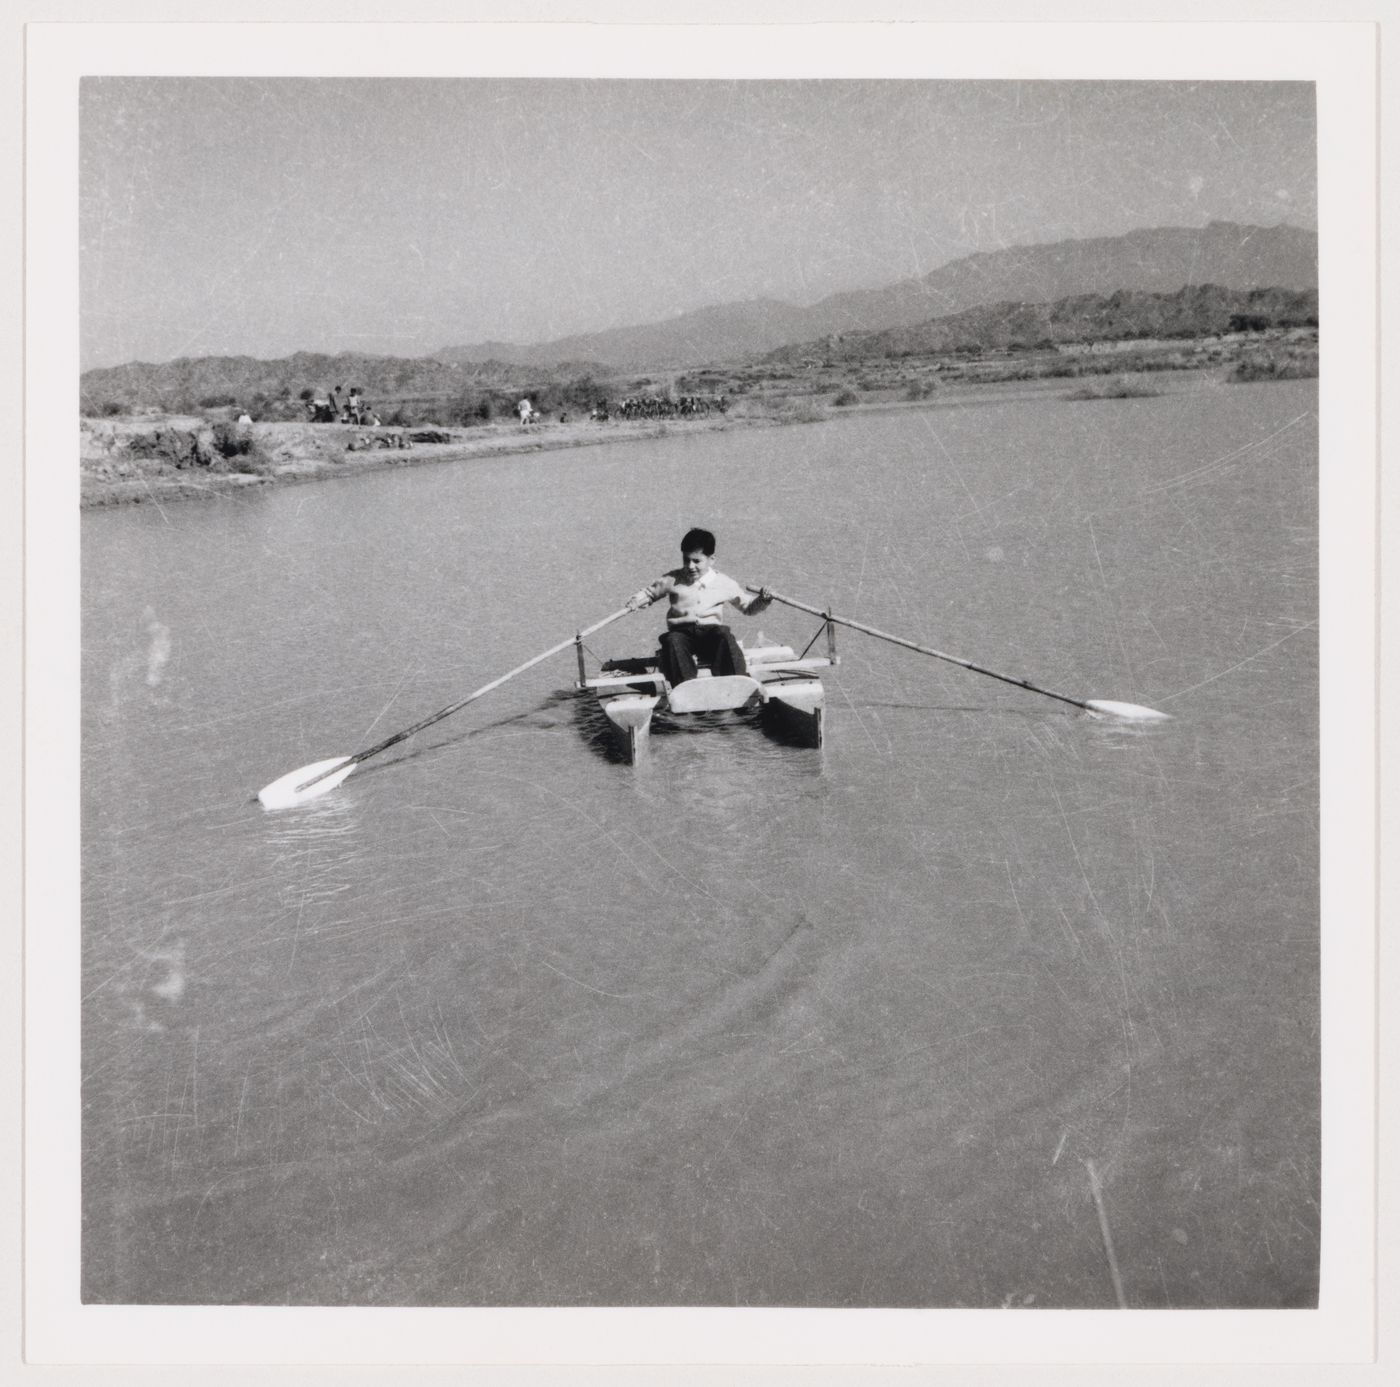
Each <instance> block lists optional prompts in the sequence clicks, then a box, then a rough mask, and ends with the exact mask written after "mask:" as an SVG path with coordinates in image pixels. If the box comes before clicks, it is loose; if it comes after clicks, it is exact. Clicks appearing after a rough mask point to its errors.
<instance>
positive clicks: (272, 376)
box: [80, 222, 1317, 414]
mask: <svg viewBox="0 0 1400 1387" xmlns="http://www.w3.org/2000/svg"><path fill="white" fill-rule="evenodd" d="M1208 285H1219V286H1223V288H1224V289H1228V290H1231V291H1248V290H1253V289H1264V288H1267V289H1282V290H1291V291H1307V290H1312V291H1314V300H1313V301H1314V305H1315V303H1316V295H1315V291H1316V289H1317V235H1316V233H1315V232H1311V231H1303V230H1300V229H1299V228H1297V227H1291V226H1274V227H1259V226H1238V225H1236V224H1234V223H1232V222H1212V223H1210V225H1208V226H1205V227H1201V228H1197V229H1192V228H1187V227H1159V228H1157V229H1155V230H1148V231H1132V232H1129V233H1127V234H1126V235H1123V236H1110V237H1099V238H1096V239H1094V240H1087V241H1057V242H1054V243H1053V244H1048V245H1036V246H1011V247H1008V248H1007V249H1005V250H998V251H988V252H984V253H979V254H977V255H970V256H966V257H964V258H963V259H961V260H955V261H953V262H951V263H950V264H948V265H944V266H943V267H942V268H941V269H937V270H934V271H932V272H931V273H929V274H927V275H924V276H923V277H922V278H919V279H909V280H902V281H900V282H899V283H896V284H891V285H888V286H887V287H885V288H883V289H871V290H863V291H859V292H854V293H845V294H833V295H831V296H829V297H827V298H825V299H822V300H821V301H820V302H819V303H816V304H813V305H812V306H811V307H810V308H800V307H796V306H794V305H792V304H787V303H782V302H780V301H778V300H776V299H753V300H749V301H746V302H742V303H729V304H720V305H717V306H715V307H711V308H703V309H698V310H696V311H695V312H692V313H683V314H680V315H678V316H677V317H674V318H670V319H667V320H666V321H665V322H660V323H644V324H640V325H638V326H635V327H624V328H613V329H609V330H608V331H604V332H594V333H582V334H576V335H574V336H572V337H563V338H559V339H557V340H555V341H553V342H545V343H538V344H534V345H528V344H527V345H519V344H512V343H506V342H481V343H477V344H476V345H474V346H472V345H464V346H457V347H447V348H445V349H443V350H442V351H439V352H435V353H433V354H432V355H431V356H426V357H417V358H408V357H391V356H365V355H359V354H353V353H343V354H340V355H334V356H333V355H325V354H320V353H312V352H299V353H297V354H296V355H295V356H291V357H285V358H282V359H279V360H276V361H260V360H257V359H255V358H253V357H248V356H237V357H197V358H181V359H180V360H178V361H170V362H165V363H161V364H156V365H152V364H147V363H141V362H133V363H130V364H128V365H125V366H115V367H107V368H102V369H98V370H92V371H87V372H85V373H84V374H83V376H82V379H81V385H80V390H81V407H82V409H83V411H84V412H85V413H88V414H92V413H96V412H98V411H99V410H101V409H102V408H103V407H104V406H106V405H107V404H109V403H115V404H120V405H124V406H126V407H127V408H144V407H155V408H183V407H187V406H188V404H189V403H191V402H199V401H202V400H216V399H227V398H233V399H235V400H237V401H239V402H243V403H251V402H253V401H254V400H255V399H256V398H257V397H259V396H261V397H265V398H267V399H285V398H287V397H289V396H291V397H295V396H296V395H298V394H300V392H301V391H302V390H306V389H309V390H312V391H314V392H316V393H317V394H322V393H324V392H325V391H327V390H329V389H330V388H331V387H332V386H336V385H340V386H345V387H347V388H348V387H349V386H352V385H355V386H358V387H359V388H360V389H361V390H362V391H363V392H364V393H365V394H366V396H367V397H368V398H369V399H370V400H371V401H378V400H383V399H385V398H402V397H406V396H428V395H445V394H451V393H453V392H456V391H468V390H472V389H476V390H489V389H493V388H495V389H516V388H522V387H524V388H528V387H529V385H530V384H531V383H532V382H531V378H530V373H531V372H540V373H542V374H544V375H547V376H548V377H551V378H553V379H555V380H559V379H562V378H566V377H579V376H583V375H597V376H600V377H601V376H606V375H608V374H610V373H614V372H619V371H623V370H633V371H660V370H668V369H672V370H674V369H683V368H688V367H695V366H703V365H712V364H723V363H732V362H737V361H740V360H743V359H745V358H751V357H757V356H761V355H763V354H765V353H771V352H773V351H775V350H776V349H778V348H782V347H786V346H789V345H792V344H811V343H813V342H815V341H816V340H818V339H821V338H828V337H832V336H834V335H838V334H839V335H842V336H845V335H848V334H852V333H872V332H886V331H894V330H899V329H906V328H908V329H914V328H920V325H926V324H928V323H929V322H930V320H934V319H946V318H948V317H950V316H951V315H954V314H958V313H964V312H967V311H969V310H974V309H977V308H979V307H984V306H986V305H989V304H990V305H994V307H993V308H992V309H991V310H990V316H989V317H986V318H984V319H982V320H974V319H969V320H968V321H967V322H966V323H964V324H962V325H960V330H962V331H964V332H965V333H966V334H967V340H968V341H981V340H982V339H983V337H986V336H988V334H990V337H991V338H996V337H998V335H1000V336H1006V335H1008V334H1011V335H1024V332H1030V331H1032V330H1036V331H1039V329H1038V328H1036V329H1032V327H1031V326H1029V321H1028V323H1027V325H1025V326H1024V328H1022V327H1017V328H1015V329H1013V328H1011V327H1009V326H1005V325H1003V326H1002V327H1000V328H998V327H996V326H995V323H996V322H997V321H999V320H1000V319H1001V318H1004V317H1005V315H1006V313H1007V312H1008V310H1007V307H1006V305H1008V304H1016V305H1022V306H1024V305H1045V304H1059V303H1060V302H1061V301H1062V300H1064V299H1067V298H1071V297H1073V296H1076V295H1099V296H1105V295H1107V296H1112V295H1114V294H1117V293H1128V294H1132V293H1138V294H1158V295H1172V294H1175V293H1176V292H1177V291H1179V290H1181V289H1182V288H1183V286H1186V287H1202V286H1208ZM1037 311H1038V310H1037ZM1146 311H1147V307H1146V305H1145V303H1140V304H1138V305H1136V307H1134V308H1133V310H1132V312H1133V313H1138V314H1141V313H1144V312H1146ZM1162 311H1164V312H1165V311H1167V310H1165V309H1163V310H1162ZM1190 311H1191V312H1196V311H1198V309H1197V308H1193V309H1191V310H1190ZM1230 311H1231V312H1236V311H1241V310H1239V309H1238V308H1231V309H1230ZM1313 311H1314V313H1315V312H1316V308H1315V306H1314V310H1313ZM1033 316H1034V315H1033ZM979 322H980V326H979V325H978V323H979ZM1037 322H1039V319H1038V318H1037ZM920 330H921V331H922V330H923V329H920ZM1059 330H1061V329H1059V328H1053V327H1052V328H1048V329H1046V330H1045V331H1044V332H1042V333H1041V335H1043V336H1047V337H1050V338H1052V339H1053V338H1054V337H1055V332H1056V331H1059ZM1063 330H1066V331H1068V328H1064V329H1063ZM1126 330H1127V329H1125V331H1126ZM1132 330H1133V331H1137V329H1136V328H1134V329H1132ZM1204 330H1208V331H1215V330H1218V329H1215V328H1209V329H1204ZM941 331H942V330H941V329H940V330H939V331H938V332H934V333H933V336H932V337H931V338H929V340H939V341H941V340H943V337H942V336H941V335H940V333H941ZM1148 331H1149V335H1150V330H1148ZM1164 332H1165V329H1164ZM1159 335H1160V334H1159ZM916 336H917V334H916ZM910 340H911V341H912V340H915V339H910ZM988 344H990V341H989V343H988ZM914 349H915V348H913V347H911V348H910V350H914ZM930 349H931V350H941V349H942V348H930ZM798 350H799V354H800V352H801V351H804V350H806V348H799V349H798ZM852 350H854V348H852Z"/></svg>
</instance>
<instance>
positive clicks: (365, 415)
mask: <svg viewBox="0 0 1400 1387" xmlns="http://www.w3.org/2000/svg"><path fill="white" fill-rule="evenodd" d="M344 388H345V387H344V386H340V385H337V386H336V387H335V388H334V389H333V390H332V391H331V392H330V394H329V395H327V396H326V397H325V398H324V399H317V398H315V397H313V398H312V399H309V400H307V402H306V412H307V415H308V417H309V418H310V420H311V422H312V423H313V424H372V425H374V426H376V427H377V426H378V425H379V416H378V415H377V414H376V413H375V412H374V411H373V410H372V409H371V408H370V406H369V401H368V400H366V399H365V397H364V396H363V395H361V394H360V389H359V386H356V385H352V386H351V387H350V393H349V394H348V395H347V396H346V398H345V399H344V400H343V401H342V400H341V398H340V392H341V391H342V390H343V389H344Z"/></svg>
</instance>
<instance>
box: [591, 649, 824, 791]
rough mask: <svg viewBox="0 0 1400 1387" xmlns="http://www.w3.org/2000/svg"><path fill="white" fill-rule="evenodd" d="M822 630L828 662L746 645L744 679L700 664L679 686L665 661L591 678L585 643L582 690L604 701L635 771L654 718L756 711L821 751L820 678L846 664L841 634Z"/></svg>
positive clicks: (609, 665)
mask: <svg viewBox="0 0 1400 1387" xmlns="http://www.w3.org/2000/svg"><path fill="white" fill-rule="evenodd" d="M823 627H824V629H825V631H826V647H827V650H826V654H825V655H816V656H809V655H806V654H805V653H804V654H803V655H801V656H799V655H798V654H796V652H795V651H794V650H793V649H792V647H791V646H786V645H766V644H764V645H755V646H745V645H744V644H743V642H742V641H741V642H740V649H741V650H742V651H743V654H744V664H745V673H743V674H724V675H721V674H715V673H714V672H713V671H712V670H710V669H708V668H707V667H706V666H704V665H703V664H701V665H700V668H699V674H698V676H697V677H696V678H694V679H687V680H686V681H685V683H683V684H676V685H674V686H673V685H672V684H670V683H669V682H668V681H667V679H666V677H665V676H664V675H663V674H662V673H661V671H660V669H659V668H658V667H657V660H658V655H651V656H648V657H643V658H641V659H621V660H605V661H603V663H602V672H601V673H600V674H598V675H595V676H593V677H589V675H588V672H587V670H586V668H585V665H584V658H583V642H582V640H576V642H575V645H576V649H577V652H578V670H579V675H578V682H577V685H576V687H577V688H579V689H581V690H582V689H588V690H590V691H591V692H592V693H593V694H594V695H595V696H596V697H597V699H598V703H599V706H600V707H601V708H602V710H603V712H604V714H606V716H607V719H608V722H609V723H611V725H612V727H613V729H614V730H615V732H616V734H617V741H618V745H619V747H620V748H621V749H622V751H623V752H624V753H625V755H626V759H627V762H628V764H629V765H635V764H636V762H637V759H638V758H639V757H640V756H642V755H644V754H645V752H646V748H647V747H648V745H649V744H650V740H651V724H652V718H653V717H654V716H655V715H656V713H658V712H661V713H665V714H668V715H670V716H681V717H684V716H687V715H690V714H694V713H712V712H720V711H738V710H742V709H755V708H756V709H758V710H760V714H761V717H762V720H763V721H764V722H765V723H769V724H771V725H773V726H774V727H775V728H776V729H777V730H779V731H780V732H781V733H782V734H783V735H784V737H786V738H791V739H792V740H793V741H794V742H795V743H797V744H798V745H801V746H809V747H819V746H821V744H822V714H823V708H824V703H825V698H826V690H825V689H824V688H823V687H822V681H821V680H820V679H819V678H818V677H817V673H816V671H818V670H823V669H830V668H833V667H834V666H836V665H838V664H840V658H839V657H838V656H837V654H836V628H835V626H834V625H833V624H832V623H831V622H830V621H827V622H824V623H823ZM817 634H818V635H820V634H821V632H820V631H818V633H817ZM760 639H761V637H760ZM815 639H816V638H815V637H814V638H813V641H814V642H815ZM810 648H811V647H810V645H809V646H808V649H810Z"/></svg>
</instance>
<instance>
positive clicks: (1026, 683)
mask: <svg viewBox="0 0 1400 1387" xmlns="http://www.w3.org/2000/svg"><path fill="white" fill-rule="evenodd" d="M749 591H750V592H758V591H759V589H758V588H756V587H753V586H752V585H749ZM768 592H769V595H770V596H771V597H772V598H773V600H774V601H775V602H781V603H783V605H784V606H788V607H796V608H797V610H798V611H799V612H810V613H811V614H812V615H813V616H819V617H822V618H824V619H825V620H827V621H834V622H836V624H837V625H838V626H849V627H850V628H851V630H853V631H863V632H864V633H865V634H866V635H867V636H874V637H875V638H876V639H877V640H882V641H889V643H890V644H891V645H902V646H903V647H904V648H905V649H906V650H917V651H918V652H919V654H920V655H932V656H933V658H934V659H935V660H946V661H947V662H948V663H949V664H952V665H961V666H962V668H963V669H970V670H974V671H975V672H976V673H978V674H985V675H987V676H988V677H989V678H991V679H1000V680H1001V682H1002V683H1003V684H1014V685H1015V686H1016V687H1017V688H1018V689H1029V690H1031V692H1032V693H1039V694H1044V695H1045V696H1046V697H1047V698H1058V699H1059V700H1060V702H1061V703H1070V704H1073V705H1074V707H1076V708H1085V709H1089V704H1088V703H1087V702H1085V700H1084V699H1082V698H1071V697H1070V696H1069V695H1068V694H1062V693H1056V692H1055V691H1054V690H1053V689H1046V688H1042V687H1041V686H1040V685H1039V684H1032V683H1031V682H1030V680H1028V679H1017V678H1015V677H1014V676H1013V675H1010V674H998V673H997V672H996V670H994V669H987V668H986V667H985V666H983V665H975V664H973V663H972V661H971V660H962V659H959V658H958V657H957V656H956V655H948V654H946V653H945V652H943V651H942V650H935V649H934V648H933V647H932V646H931V645H920V644H919V643H918V642H917V641H911V640H905V639H904V637H903V636H894V635H891V634H890V633H889V632H888V631H880V630H877V629H876V628H875V627H874V626H867V625H866V624H865V623H864V622H863V621H853V620H852V619H851V618H850V617H848V616H837V615H836V613H835V612H826V611H823V610H822V609H821V608H820V607H813V606H810V605H808V604H807V603H806V602H798V601H797V600H796V599H795V598H792V597H784V596H783V594H782V593H780V592H774V591H773V589H772V588H769V589H768ZM1089 711H1092V709H1089Z"/></svg>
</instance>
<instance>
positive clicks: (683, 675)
mask: <svg viewBox="0 0 1400 1387" xmlns="http://www.w3.org/2000/svg"><path fill="white" fill-rule="evenodd" d="M697 659H700V660H703V661H704V662H705V663H706V664H707V665H709V667H710V672H711V673H712V674H747V673H748V666H747V665H746V664H745V663H744V652H743V651H742V650H740V649H739V642H738V641H736V640H735V639H734V635H733V632H731V631H730V629H729V627H727V626H699V625H696V623H695V622H693V621H692V622H687V623H685V624H684V625H682V626H672V627H671V628H670V630H668V631H667V632H666V634H665V635H664V636H662V637H661V659H660V660H659V661H658V663H659V664H660V666H661V673H662V674H664V675H665V676H666V682H667V683H669V684H670V685H671V686H672V687H673V688H674V687H675V685H677V684H684V683H685V681H686V680H687V679H694V678H695V674H696V669H695V661H696V660H697Z"/></svg>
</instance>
